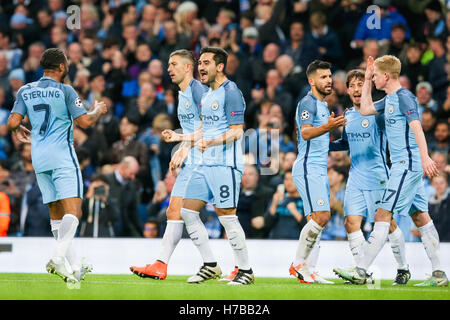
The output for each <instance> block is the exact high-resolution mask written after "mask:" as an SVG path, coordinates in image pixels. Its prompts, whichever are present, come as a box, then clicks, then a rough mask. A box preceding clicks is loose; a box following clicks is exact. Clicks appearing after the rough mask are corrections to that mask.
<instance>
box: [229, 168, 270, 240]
mask: <svg viewBox="0 0 450 320" xmlns="http://www.w3.org/2000/svg"><path fill="white" fill-rule="evenodd" d="M241 183H242V187H241V191H240V193H239V201H238V206H237V211H236V215H237V216H238V218H239V222H240V223H241V225H242V228H243V229H244V232H245V235H246V237H247V238H265V237H266V236H267V230H265V228H264V211H265V210H266V208H267V205H268V203H269V201H270V197H271V196H272V193H273V192H272V190H270V189H269V188H268V187H266V186H264V184H261V183H259V172H258V169H257V168H256V167H255V166H254V165H246V166H245V168H244V173H243V174H242V181H241Z"/></svg>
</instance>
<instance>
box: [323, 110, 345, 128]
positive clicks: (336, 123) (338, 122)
mask: <svg viewBox="0 0 450 320" xmlns="http://www.w3.org/2000/svg"><path fill="white" fill-rule="evenodd" d="M327 124H328V127H329V128H330V129H335V128H339V127H341V126H345V125H346V124H347V119H345V117H344V113H343V114H341V115H340V116H337V117H335V116H334V112H332V113H331V115H330V117H329V118H328V123H327Z"/></svg>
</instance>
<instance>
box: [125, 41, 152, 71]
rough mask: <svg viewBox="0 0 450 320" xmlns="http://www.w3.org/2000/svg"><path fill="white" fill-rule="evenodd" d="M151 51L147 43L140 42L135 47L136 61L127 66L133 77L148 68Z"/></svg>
mask: <svg viewBox="0 0 450 320" xmlns="http://www.w3.org/2000/svg"><path fill="white" fill-rule="evenodd" d="M151 58H152V51H151V50H150V46H149V45H148V44H147V43H145V42H144V43H140V44H138V46H137V48H136V60H135V61H136V63H135V64H133V65H131V66H130V67H129V68H128V73H129V74H130V76H131V77H132V78H133V79H137V78H138V77H139V74H140V73H141V72H142V71H144V70H146V69H147V68H148V64H149V63H150V59H151Z"/></svg>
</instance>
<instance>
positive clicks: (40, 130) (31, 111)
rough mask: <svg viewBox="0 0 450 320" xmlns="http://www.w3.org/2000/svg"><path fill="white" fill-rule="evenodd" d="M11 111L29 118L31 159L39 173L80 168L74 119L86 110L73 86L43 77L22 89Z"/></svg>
mask: <svg viewBox="0 0 450 320" xmlns="http://www.w3.org/2000/svg"><path fill="white" fill-rule="evenodd" d="M11 112H12V113H19V114H21V115H22V116H25V115H28V117H29V119H30V122H31V127H32V129H31V159H32V162H33V167H34V170H35V172H36V173H40V172H44V171H48V170H53V169H58V168H73V167H76V168H78V167H79V165H78V159H77V156H76V154H75V149H74V147H73V119H76V118H78V117H79V116H81V115H83V114H85V113H86V110H85V108H84V107H83V105H82V104H81V100H80V98H79V97H78V95H77V93H76V92H75V90H74V89H73V88H72V87H71V86H68V85H65V84H62V83H59V82H57V81H55V80H53V79H52V78H49V77H42V78H41V79H39V80H38V81H36V82H32V83H29V84H26V85H24V86H22V87H21V88H20V89H19V91H18V93H17V97H16V101H15V103H14V107H13V109H12V111H11Z"/></svg>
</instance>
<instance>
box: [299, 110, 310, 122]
mask: <svg viewBox="0 0 450 320" xmlns="http://www.w3.org/2000/svg"><path fill="white" fill-rule="evenodd" d="M300 119H302V120H306V119H309V112H308V111H306V110H304V111H303V112H302V115H301V117H300Z"/></svg>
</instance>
